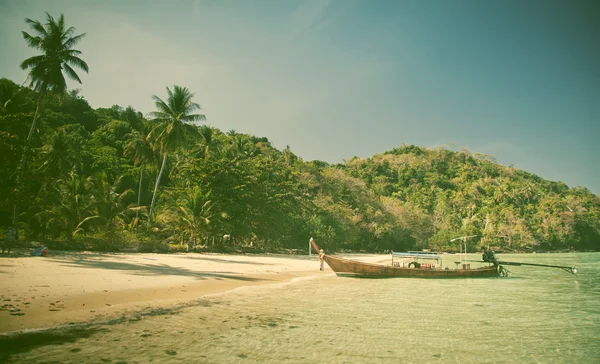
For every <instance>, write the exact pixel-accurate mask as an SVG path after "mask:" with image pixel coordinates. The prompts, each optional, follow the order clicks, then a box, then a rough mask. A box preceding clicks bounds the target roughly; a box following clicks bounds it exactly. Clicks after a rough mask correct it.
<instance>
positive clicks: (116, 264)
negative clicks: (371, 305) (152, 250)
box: [0, 253, 331, 333]
mask: <svg viewBox="0 0 600 364" xmlns="http://www.w3.org/2000/svg"><path fill="white" fill-rule="evenodd" d="M327 273H331V270H330V269H329V268H328V267H327V266H326V267H325V272H323V273H322V272H320V271H319V262H318V257H317V256H315V255H313V256H312V257H308V256H284V255H218V254H192V253H190V254H170V255H165V254H95V253H57V254H52V253H51V254H50V255H49V256H48V257H3V258H0V287H1V290H0V333H7V332H14V331H21V330H29V329H41V328H49V327H54V326H60V325H64V324H69V323H83V322H93V321H103V320H108V319H112V318H117V317H120V316H122V315H124V314H132V313H135V312H139V311H143V310H151V309H157V308H169V307H174V306H177V305H181V304H184V303H186V302H190V301H192V300H196V299H199V298H202V297H203V296H206V295H211V294H219V293H223V292H227V291H229V290H232V289H235V288H238V287H243V286H252V285H266V284H277V283H282V282H287V281H291V280H292V279H294V278H298V277H306V276H319V275H326V274H327Z"/></svg>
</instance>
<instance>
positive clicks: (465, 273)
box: [310, 239, 577, 278]
mask: <svg viewBox="0 0 600 364" xmlns="http://www.w3.org/2000/svg"><path fill="white" fill-rule="evenodd" d="M310 243H311V244H312V246H313V247H314V249H315V250H316V251H317V252H319V254H320V256H321V257H322V259H323V260H324V261H325V262H326V263H327V265H329V267H330V268H331V269H332V270H333V271H334V272H335V273H336V274H337V275H338V276H353V277H365V278H393V277H414V278H485V277H499V276H507V275H509V272H508V270H506V269H505V268H504V267H503V265H535V266H545V267H553V268H561V269H565V270H567V271H569V272H570V273H573V274H575V273H577V270H576V269H575V268H574V267H563V266H550V265H543V264H527V263H514V262H500V261H498V260H497V259H496V258H495V255H493V252H492V253H491V254H489V253H488V254H484V260H483V261H480V262H478V263H484V264H485V263H487V264H489V265H488V266H483V267H479V268H471V265H470V264H462V265H461V266H460V268H459V264H458V263H459V262H456V263H457V264H456V265H457V268H456V269H451V268H449V267H445V268H443V267H442V265H441V264H437V265H436V264H425V263H419V262H418V261H417V260H418V259H433V260H436V261H438V262H440V263H441V255H440V254H438V253H430V252H408V253H394V252H392V264H391V265H383V264H376V263H365V262H359V261H356V260H351V259H345V258H341V257H338V256H335V255H328V254H325V253H324V252H323V250H321V249H320V248H319V247H318V246H317V244H316V242H315V241H314V240H313V239H311V240H310ZM394 257H397V258H412V259H414V261H413V262H410V263H409V264H408V266H406V263H400V262H396V263H394ZM461 263H462V262H461ZM400 264H402V266H401V265H400Z"/></svg>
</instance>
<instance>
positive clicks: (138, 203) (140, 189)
mask: <svg viewBox="0 0 600 364" xmlns="http://www.w3.org/2000/svg"><path fill="white" fill-rule="evenodd" d="M145 165H146V163H144V162H142V167H141V168H140V184H139V186H138V196H137V205H138V210H135V218H136V219H138V218H139V215H140V210H139V207H140V200H141V197H142V178H144V166H145Z"/></svg>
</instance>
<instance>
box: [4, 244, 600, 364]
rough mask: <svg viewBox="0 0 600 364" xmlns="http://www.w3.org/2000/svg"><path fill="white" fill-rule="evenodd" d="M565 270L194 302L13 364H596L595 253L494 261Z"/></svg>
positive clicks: (302, 286)
mask: <svg viewBox="0 0 600 364" xmlns="http://www.w3.org/2000/svg"><path fill="white" fill-rule="evenodd" d="M500 258H502V259H504V260H512V261H523V262H525V261H527V262H535V263H544V264H561V265H563V264H564V265H577V267H578V270H579V274H578V275H576V276H573V275H571V274H569V273H567V272H565V271H562V270H559V269H550V268H537V267H509V269H510V270H511V271H512V273H513V275H512V277H509V278H491V279H455V280H449V279H416V278H396V279H356V278H339V277H336V276H334V275H332V274H330V275H327V276H326V277H323V276H322V275H321V276H320V277H319V278H317V279H301V280H297V281H295V282H292V283H290V284H282V285H278V286H272V287H252V288H245V289H238V290H235V291H233V292H229V293H227V294H224V295H220V296H214V297H209V298H204V299H203V300H201V301H199V304H198V305H197V306H194V307H189V308H186V309H183V310H182V311H180V312H178V313H174V314H167V315H159V316H152V317H144V318H143V319H141V320H138V321H126V322H124V323H120V324H116V325H110V326H106V327H104V330H100V331H98V332H96V333H94V334H93V335H91V336H88V337H86V338H81V339H78V340H75V341H72V342H68V343H64V344H62V345H46V346H41V347H37V348H35V349H33V350H31V351H29V352H22V353H19V354H14V355H12V356H11V357H10V358H9V360H10V361H11V362H15V363H47V362H57V363H82V362H85V363H117V362H121V363H148V362H153V363H158V362H160V363H162V362H167V363H168V362H173V363H175V362H186V363H197V362H200V363H204V362H205V363H229V362H240V363H280V362H289V363H307V362H312V363H316V362H320V363H358V362H368V363H397V362H401V361H403V362H408V363H417V362H425V363H429V362H431V363H438V362H440V363H447V362H450V363H513V362H515V363H598V362H600V253H589V254H588V253H579V254H537V255H501V256H500Z"/></svg>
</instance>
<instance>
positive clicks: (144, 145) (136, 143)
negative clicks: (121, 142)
mask: <svg viewBox="0 0 600 364" xmlns="http://www.w3.org/2000/svg"><path fill="white" fill-rule="evenodd" d="M130 137H131V139H130V140H129V142H128V143H127V145H126V147H125V155H127V156H130V157H132V158H133V162H134V164H135V165H138V166H140V180H139V183H138V193H137V205H138V209H136V211H135V218H136V220H139V213H140V211H139V207H140V204H141V197H142V179H143V178H144V168H145V167H146V164H147V163H150V162H152V161H153V160H154V150H153V149H152V143H150V140H149V138H148V133H147V132H146V129H145V127H141V128H140V129H139V130H135V131H134V132H133V133H131V135H130ZM136 223H137V221H136Z"/></svg>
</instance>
